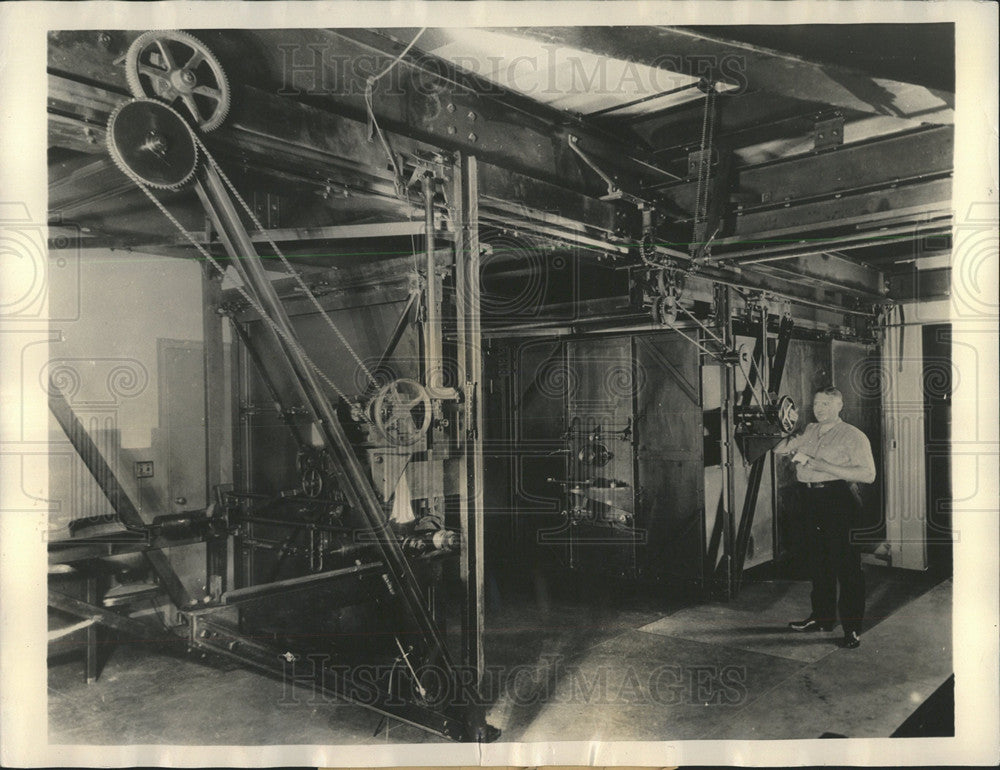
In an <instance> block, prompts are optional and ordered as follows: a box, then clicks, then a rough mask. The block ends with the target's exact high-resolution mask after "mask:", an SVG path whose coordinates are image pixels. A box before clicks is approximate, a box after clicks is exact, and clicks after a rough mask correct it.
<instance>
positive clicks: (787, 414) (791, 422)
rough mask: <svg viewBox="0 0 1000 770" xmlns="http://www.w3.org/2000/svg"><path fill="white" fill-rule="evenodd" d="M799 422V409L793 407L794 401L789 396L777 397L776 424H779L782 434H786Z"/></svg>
mask: <svg viewBox="0 0 1000 770" xmlns="http://www.w3.org/2000/svg"><path fill="white" fill-rule="evenodd" d="M798 422H799V410H798V409H796V408H795V402H794V401H792V399H791V398H790V397H789V396H782V397H781V398H779V399H778V424H779V425H780V426H781V433H782V435H785V436H787V435H788V434H789V433H791V432H792V431H793V430H795V426H796V425H797V424H798Z"/></svg>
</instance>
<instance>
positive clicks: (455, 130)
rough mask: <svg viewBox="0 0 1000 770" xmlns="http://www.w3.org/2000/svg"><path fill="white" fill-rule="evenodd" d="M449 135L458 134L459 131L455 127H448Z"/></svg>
mask: <svg viewBox="0 0 1000 770" xmlns="http://www.w3.org/2000/svg"><path fill="white" fill-rule="evenodd" d="M448 133H449V134H457V133H458V129H457V128H455V127H454V126H448Z"/></svg>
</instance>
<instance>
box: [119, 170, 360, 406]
mask: <svg viewBox="0 0 1000 770" xmlns="http://www.w3.org/2000/svg"><path fill="white" fill-rule="evenodd" d="M129 176H130V177H131V179H132V181H133V182H135V183H136V185H137V186H138V187H139V189H140V190H142V191H143V192H144V193H145V194H146V197H147V198H149V199H150V200H151V201H152V202H153V204H154V205H155V206H156V207H157V208H158V209H159V210H160V211H161V212H162V213H163V215H164V216H165V217H166V218H167V219H168V220H169V221H170V222H171V223H172V224H173V225H174V227H176V228H177V229H178V231H180V233H181V235H183V236H184V237H185V238H187V239H188V241H190V242H191V245H193V246H194V247H195V249H197V251H198V253H199V254H201V256H202V257H204V259H205V261H206V262H208V263H209V264H210V265H212V267H214V268H215V269H216V270H218V271H219V274H220V275H221V274H223V273H224V272H225V270H224V269H223V267H222V265H220V264H219V261H218V260H217V259H215V257H213V256H212V255H211V254H210V253H209V252H208V250H207V249H206V248H205V247H204V246H202V245H201V244H200V243H199V242H198V241H197V240H196V239H195V237H194V236H193V235H191V234H190V233H189V232H188V231H187V230H186V229H185V228H184V225H182V224H181V223H180V221H178V219H177V218H176V217H175V216H174V215H173V214H171V213H170V211H169V210H168V209H167V207H166V206H164V205H163V203H162V202H161V201H160V200H159V199H158V198H157V197H156V196H155V195H153V193H152V192H151V191H150V190H149V189H148V188H147V187H146V185H145V184H143V182H142V180H140V179H138V178H137V177H136V176H134V175H133V174H131V173H130V174H129ZM236 290H237V291H238V292H239V294H240V296H242V297H243V299H245V300H246V301H247V303H248V304H249V305H250V307H252V308H253V309H254V310H255V311H256V312H257V313H258V315H260V317H261V320H263V321H264V322H265V323H266V324H267V325H268V326H270V327H271V329H272V330H273V331H274V333H275V334H277V335H278V336H279V337H281V339H283V340H284V341H285V342H286V343H288V345H289V346H290V347H292V348H293V349H295V350H296V352H297V353H298V354H299V355H300V356H301V357H302V359H303V360H304V361H305V362H306V365H307V366H309V368H310V369H312V370H313V371H314V372H315V373H316V375H317V376H318V377H320V379H322V380H323V382H325V383H326V384H327V385H329V386H330V388H331V389H332V390H333V391H334V392H335V393H336V394H337V395H338V396H340V397H341V398H342V399H345V400H346V399H347V398H348V396H347V394H345V393H344V391H342V390H341V389H340V388H338V387H337V385H336V383H334V382H333V380H331V379H330V378H329V377H327V376H326V374H325V373H324V372H323V370H322V369H320V368H319V367H318V366H317V365H316V363H315V362H314V361H313V360H312V359H311V358H310V357H309V355H308V354H307V353H306V352H305V350H303V349H302V346H301V345H299V344H298V342H297V341H296V340H294V339H292V338H290V337H289V335H287V334H286V333H285V332H284V330H283V329H282V328H281V327H280V326H278V324H277V323H276V322H275V321H274V320H273V319H272V318H271V317H270V316H269V315H268V314H267V312H266V311H265V310H264V308H263V306H262V305H261V304H260V302H259V301H258V300H257V298H256V297H254V296H252V295H251V294H250V293H249V292H248V291H247V289H246V288H245V287H243V286H237V287H236Z"/></svg>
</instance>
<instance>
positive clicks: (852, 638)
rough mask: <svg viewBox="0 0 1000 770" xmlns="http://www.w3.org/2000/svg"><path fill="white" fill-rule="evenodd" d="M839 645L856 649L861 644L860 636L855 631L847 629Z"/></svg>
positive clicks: (847, 648) (848, 648)
mask: <svg viewBox="0 0 1000 770" xmlns="http://www.w3.org/2000/svg"><path fill="white" fill-rule="evenodd" d="M840 646H841V647H843V648H844V649H845V650H856V649H857V648H858V647H860V646H861V638H860V637H859V636H858V632H857V631H848V632H847V633H846V634H844V638H843V640H842V641H841V642H840Z"/></svg>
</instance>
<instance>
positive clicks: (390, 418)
mask: <svg viewBox="0 0 1000 770" xmlns="http://www.w3.org/2000/svg"><path fill="white" fill-rule="evenodd" d="M431 411H432V410H431V398H430V395H428V393H427V389H426V388H424V386H423V385H421V384H420V383H419V382H417V381H416V380H408V379H400V380H393V381H392V382H390V383H387V384H386V385H383V386H382V387H381V388H379V391H378V393H376V394H375V398H374V399H373V400H372V406H371V415H372V420H373V421H374V423H375V427H376V428H377V429H378V431H379V433H380V434H381V436H382V438H384V439H385V440H386V441H387V442H389V443H390V444H394V445H396V446H409V445H411V444H415V443H416V442H417V441H419V440H420V439H421V437H423V436H424V435H425V434H426V433H427V431H428V429H429V428H430V426H431Z"/></svg>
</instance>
